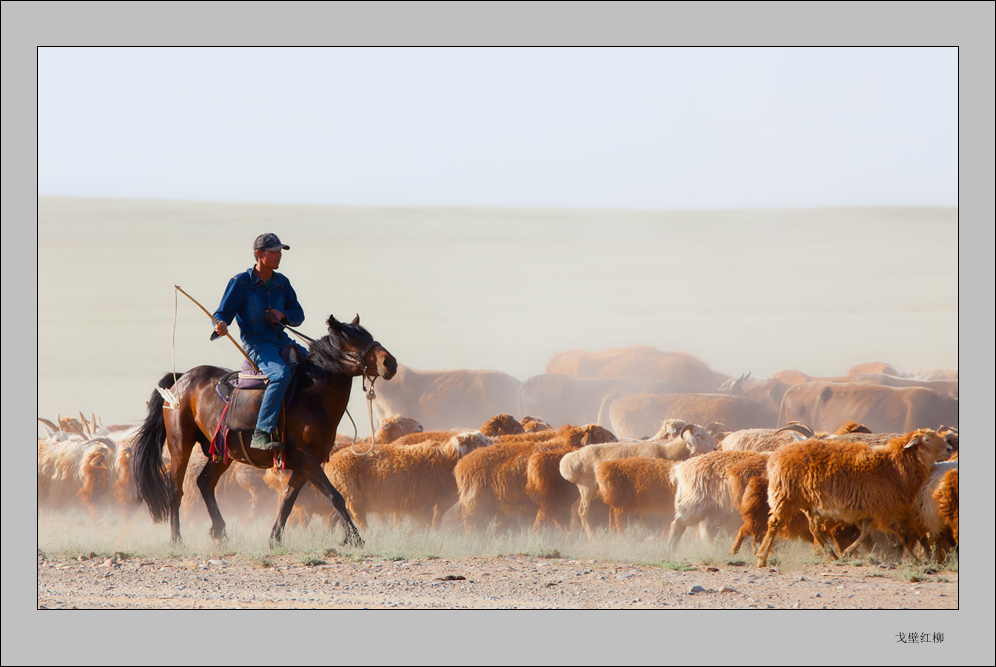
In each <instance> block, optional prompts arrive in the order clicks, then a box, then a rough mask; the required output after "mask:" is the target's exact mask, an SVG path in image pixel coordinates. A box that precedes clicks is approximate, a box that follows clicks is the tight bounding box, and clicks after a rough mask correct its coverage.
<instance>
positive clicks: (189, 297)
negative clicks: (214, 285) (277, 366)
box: [173, 285, 259, 373]
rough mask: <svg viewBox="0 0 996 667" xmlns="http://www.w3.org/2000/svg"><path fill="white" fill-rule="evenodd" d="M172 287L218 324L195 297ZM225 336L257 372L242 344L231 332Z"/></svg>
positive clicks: (178, 287) (257, 368)
mask: <svg viewBox="0 0 996 667" xmlns="http://www.w3.org/2000/svg"><path fill="white" fill-rule="evenodd" d="M173 287H174V288H175V289H176V291H178V292H179V293H180V294H182V295H183V296H185V297H187V298H188V299H190V300H191V301H193V302H194V303H196V304H197V307H198V308H200V309H201V310H203V311H204V313H205V314H206V315H207V316H208V317H210V318H211V321H212V322H214V325H215V326H218V320H216V319H214V315H212V314H211V313H210V312H208V309H207V308H205V307H204V306H202V305H201V304H199V303H197V299H195V298H194V297H192V296H190V295H189V294H187V293H186V292H184V291H183V289H181V288H180V286H179V285H173ZM225 336H227V337H228V340H230V341H232V345H234V346H235V347H237V348H239V352H241V353H242V356H243V357H245V358H246V361H248V362H249V364H250V365H251V366H252V367H253V370H255V371H256V372H257V373H258V372H259V366H257V365H256V364H254V363H253V361H252V359H250V358H249V355H248V354H246V351H245V350H244V349H242V346H241V345H239V344H238V342H237V341H236V340H235V339H234V338H232V334H230V333H226V334H225Z"/></svg>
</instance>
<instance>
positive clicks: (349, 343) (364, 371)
mask: <svg viewBox="0 0 996 667" xmlns="http://www.w3.org/2000/svg"><path fill="white" fill-rule="evenodd" d="M327 324H328V327H329V337H330V338H331V339H332V340H333V341H334V343H335V345H336V347H338V349H339V351H340V354H341V355H342V357H343V358H344V359H345V360H346V361H347V362H348V363H349V365H350V366H352V367H353V371H354V372H353V375H366V376H367V377H376V376H378V375H379V376H380V377H382V378H384V379H385V380H390V379H391V378H392V377H394V374H395V373H397V372H398V361H397V359H395V358H394V355H393V354H391V353H390V352H388V351H387V350H386V349H385V348H384V346H383V345H381V344H380V343H378V342H377V341H375V340H374V338H373V336H371V335H370V332H369V331H367V330H366V329H364V328H363V327H361V326H360V316H359V315H357V316H356V317H354V318H353V321H352V322H350V323H349V324H346V323H344V322H339V321H338V320H336V319H335V317H334V316H333V315H329V319H328V322H327Z"/></svg>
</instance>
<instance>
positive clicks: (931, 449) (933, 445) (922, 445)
mask: <svg viewBox="0 0 996 667" xmlns="http://www.w3.org/2000/svg"><path fill="white" fill-rule="evenodd" d="M899 440H900V441H903V440H905V444H903V446H902V451H904V452H906V451H910V452H914V453H915V455H917V456H919V458H920V460H921V461H922V462H923V463H924V464H925V465H928V466H929V465H931V464H933V463H934V462H935V461H939V460H940V459H944V458H947V457H949V456H951V454H952V452H954V449H953V448H952V447H951V444H950V443H949V442H948V441H947V440H945V439H944V438H942V437H941V436H940V435H938V434H937V432H936V431H932V430H930V429H929V428H922V429H919V430H917V431H913V432H912V433H907V434H906V435H904V436H903V437H902V438H900V439H899Z"/></svg>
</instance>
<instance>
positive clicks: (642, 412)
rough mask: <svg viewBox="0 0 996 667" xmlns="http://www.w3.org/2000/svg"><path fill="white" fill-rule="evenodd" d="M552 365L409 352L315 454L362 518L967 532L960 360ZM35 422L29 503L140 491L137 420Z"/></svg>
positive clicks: (857, 535) (941, 550)
mask: <svg viewBox="0 0 996 667" xmlns="http://www.w3.org/2000/svg"><path fill="white" fill-rule="evenodd" d="M546 370H547V372H546V373H545V374H543V375H537V376H534V377H531V378H529V379H527V380H526V381H525V382H520V381H519V380H517V379H515V378H513V377H511V376H509V375H507V374H504V373H500V372H498V371H469V370H458V371H416V370H413V369H410V368H406V367H403V366H401V367H399V371H398V373H397V375H396V376H395V378H392V380H391V381H390V382H382V383H379V384H378V385H377V398H376V399H375V405H376V408H377V411H378V413H379V416H380V428H379V429H378V431H377V433H376V434H375V437H374V446H373V447H370V446H369V442H368V443H366V444H361V443H353V442H352V438H349V437H346V436H341V435H340V436H339V437H338V438H337V443H336V446H335V447H334V448H333V451H332V454H331V455H330V457H329V460H328V461H327V462H326V464H325V470H326V473H327V475H328V477H329V479H330V481H331V482H332V484H333V486H335V488H336V489H337V490H339V492H340V493H342V495H343V497H344V498H345V500H346V505H347V508H348V510H349V512H350V514H351V516H352V517H353V518H354V520H355V521H356V523H357V525H358V526H359V528H360V529H361V530H366V529H367V528H368V526H369V522H368V518H369V517H370V516H371V515H379V519H380V520H382V521H388V522H391V521H393V522H395V523H397V522H399V521H400V520H401V519H402V518H406V517H407V518H408V519H410V520H411V521H413V522H415V523H416V524H417V525H422V526H426V527H428V526H435V527H439V526H441V524H443V522H444V516H446V515H447V512H448V511H449V510H451V509H452V510H453V512H451V516H452V517H454V519H452V520H455V521H458V522H462V524H463V529H464V530H466V531H468V532H470V531H477V530H482V529H485V528H487V527H488V526H492V525H497V526H499V527H504V526H524V527H531V529H532V530H534V531H535V530H538V529H540V528H541V527H543V526H547V525H550V526H556V527H558V528H560V529H561V530H564V531H572V530H575V529H577V530H584V531H585V532H586V533H587V535H589V536H592V535H594V534H595V531H596V530H597V529H598V528H599V527H602V526H605V527H608V528H609V529H610V530H613V531H618V533H619V534H620V535H621V536H622V535H624V534H625V528H626V526H627V524H628V523H629V522H630V521H636V520H638V521H641V522H647V523H648V524H650V525H652V526H660V527H661V529H662V533H663V534H664V535H665V538H666V546H667V547H668V548H669V549H674V548H675V547H676V546H677V544H678V543H679V542H680V540H681V538H682V535H683V534H684V532H685V531H686V529H687V528H689V527H693V526H696V525H697V526H698V530H699V534H700V536H701V537H702V538H704V539H709V538H713V539H714V538H715V537H716V536H717V535H718V534H719V531H720V530H726V531H727V532H728V533H729V534H731V535H733V534H736V538H735V541H734V543H733V545H732V548H731V553H735V552H737V551H738V550H739V549H740V548H741V546H742V544H743V543H744V541H745V540H746V539H747V538H751V539H752V540H753V543H754V547H755V551H756V553H757V557H758V565H759V566H763V565H764V564H765V563H766V562H767V559H768V556H769V554H770V551H771V548H772V545H773V543H774V541H775V540H776V539H780V540H785V539H802V540H806V541H807V542H809V543H812V544H813V545H814V549H819V550H822V552H823V553H824V554H825V555H827V556H828V557H833V556H836V555H838V554H840V555H848V554H850V553H852V552H853V551H854V550H855V549H857V548H858V547H859V546H860V545H862V544H865V545H866V546H867V544H868V542H867V540H868V538H869V537H871V538H872V539H873V541H877V543H879V544H881V545H882V547H883V548H884V549H888V550H891V549H895V550H896V553H897V554H898V553H899V551H898V550H899V549H901V550H902V554H903V555H904V556H912V557H916V556H915V554H916V553H917V550H918V549H923V550H925V552H926V553H929V554H933V555H936V557H938V558H941V559H942V558H944V557H945V556H946V554H947V553H948V552H949V551H950V550H951V549H953V548H954V547H955V546H956V545H957V544H958V461H957V457H958V453H957V450H958V431H957V427H958V398H957V396H958V376H957V370H952V369H911V368H897V367H895V366H890V365H888V364H882V363H873V364H865V365H862V366H857V367H855V368H852V369H851V370H850V371H848V373H847V374H846V375H844V376H842V377H835V378H815V377H810V376H808V375H805V374H802V373H799V372H797V371H786V372H782V373H776V374H775V375H774V376H772V377H771V378H769V379H767V380H759V379H756V378H752V377H750V374H749V373H745V374H743V375H741V376H740V377H738V378H731V377H728V376H725V375H723V374H720V373H717V372H715V371H712V370H711V369H709V368H708V366H707V365H706V364H705V363H703V362H702V361H700V360H698V359H696V358H694V357H692V356H690V355H687V354H683V353H668V352H662V351H660V350H657V349H655V348H649V347H644V346H639V347H634V348H624V349H614V350H606V351H603V352H597V353H592V352H585V351H571V352H567V353H562V354H558V355H555V356H554V357H553V358H552V359H551V360H550V363H549V364H548V366H547V369H546ZM515 415H517V417H516V416H515ZM39 421H41V422H42V423H43V424H44V425H45V428H46V431H47V435H46V437H39V440H38V501H39V507H40V508H63V509H64V508H68V507H72V506H78V505H80V504H82V506H83V507H84V508H86V510H88V511H89V512H90V514H91V516H92V517H93V518H97V517H98V516H99V512H101V511H103V510H105V509H106V508H107V507H114V508H116V509H119V510H120V511H121V512H122V513H123V514H124V515H125V516H128V515H129V514H130V513H131V512H133V511H135V510H136V509H138V505H137V502H136V500H135V488H134V482H133V479H132V473H131V458H130V455H131V452H130V448H129V442H130V439H131V437H132V436H133V434H134V431H135V428H134V427H131V426H112V427H104V426H103V425H102V424H101V423H100V422H99V420H98V419H96V417H94V416H93V415H91V418H90V419H89V420H88V419H86V418H85V417H84V416H83V415H82V414H81V415H80V419H79V420H76V419H72V418H61V417H60V418H59V420H58V422H57V423H56V422H50V421H47V420H43V419H39ZM779 426H781V428H779ZM166 452H167V453H166V454H165V455H166V456H168V449H167V450H166ZM205 461H206V459H205V458H204V457H203V456H201V457H199V458H192V459H191V466H192V468H191V469H188V474H187V475H186V480H187V482H185V487H187V488H185V489H184V490H183V501H182V505H181V507H182V508H183V510H182V511H183V513H184V514H185V515H187V516H189V515H190V514H191V513H193V512H196V511H198V509H199V510H200V511H203V501H201V499H200V493H199V491H198V490H197V488H196V483H195V480H196V478H197V470H196V468H197V466H203V464H204V462H205ZM191 473H192V474H191ZM288 476H289V473H287V472H282V471H279V470H277V469H275V468H272V469H268V470H265V471H264V470H259V469H256V468H252V467H250V466H245V465H240V466H234V467H233V468H232V469H231V470H230V471H229V472H228V473H226V474H225V477H223V479H222V482H221V484H220V485H219V488H218V495H219V502H220V503H222V511H223V512H224V511H235V512H237V513H240V514H242V515H243V516H244V517H245V518H246V519H249V518H252V517H253V516H256V515H257V514H256V512H257V509H258V510H259V511H265V509H264V508H266V507H267V506H269V507H271V508H275V507H276V502H277V497H278V494H280V493H281V492H282V490H283V488H284V486H285V485H286V481H287V477H288ZM239 510H242V511H241V512H239ZM313 516H319V517H322V520H323V521H324V520H325V519H326V518H327V520H328V522H329V526H330V527H332V525H333V524H334V523H335V522H336V521H337V515H336V514H335V513H334V512H333V510H332V507H331V505H330V504H329V503H328V502H327V501H326V500H325V499H324V497H322V496H320V495H319V494H318V493H317V492H314V491H313V490H312V489H310V487H309V489H308V490H307V492H302V493H301V495H300V496H299V497H298V500H297V502H296V504H295V508H294V514H292V517H291V519H292V520H298V521H307V520H309V519H310V518H311V517H313Z"/></svg>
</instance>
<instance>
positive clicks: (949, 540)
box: [916, 461, 958, 560]
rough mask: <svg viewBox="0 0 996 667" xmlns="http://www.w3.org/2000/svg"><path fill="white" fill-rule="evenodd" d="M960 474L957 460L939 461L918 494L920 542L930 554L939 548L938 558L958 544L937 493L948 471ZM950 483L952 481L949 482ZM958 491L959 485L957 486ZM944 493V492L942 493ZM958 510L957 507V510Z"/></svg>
mask: <svg viewBox="0 0 996 667" xmlns="http://www.w3.org/2000/svg"><path fill="white" fill-rule="evenodd" d="M952 472H953V473H954V474H955V475H957V474H958V462H957V461H938V462H937V463H935V464H934V469H933V470H932V471H931V473H930V477H928V478H927V481H926V483H925V484H924V485H923V487H922V488H921V489H920V492H919V493H918V494H917V501H916V509H917V512H916V518H917V527H918V528H919V530H920V544H921V545H922V546H923V548H924V550H925V551H926V552H927V554H928V556H929V555H930V554H932V553H933V552H934V547H936V548H937V558H938V560H944V558H945V557H946V556H947V552H948V551H949V550H950V549H952V548H953V547H954V545H955V544H956V541H955V540H956V538H955V537H954V535H953V529H952V526H950V525H949V524H948V522H947V521H945V518H944V515H942V514H941V511H940V508H939V507H938V503H937V500H936V499H935V494H936V493H937V492H938V490H939V489H940V487H941V482H942V480H944V479H945V476H946V475H947V474H948V473H952ZM948 483H949V484H950V481H949V482H948ZM955 492H956V493H957V486H955ZM942 495H943V494H942ZM955 511H957V509H956V510H955Z"/></svg>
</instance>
